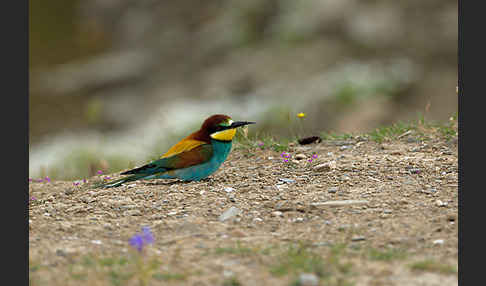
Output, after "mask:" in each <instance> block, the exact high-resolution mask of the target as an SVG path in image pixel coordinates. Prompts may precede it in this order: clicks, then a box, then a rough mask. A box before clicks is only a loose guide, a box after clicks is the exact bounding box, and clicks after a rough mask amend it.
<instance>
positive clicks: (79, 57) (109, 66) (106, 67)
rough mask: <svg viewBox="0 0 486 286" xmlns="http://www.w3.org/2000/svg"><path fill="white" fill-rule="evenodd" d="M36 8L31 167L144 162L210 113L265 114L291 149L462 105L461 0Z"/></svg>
mask: <svg viewBox="0 0 486 286" xmlns="http://www.w3.org/2000/svg"><path fill="white" fill-rule="evenodd" d="M29 18H30V19H29V72H30V76H29V81H30V83H29V88H30V94H29V143H30V145H29V152H30V153H31V155H32V156H31V159H32V160H31V162H30V173H31V176H41V175H44V174H47V173H49V175H50V176H52V177H53V178H56V177H58V178H75V177H84V176H88V175H92V172H93V169H96V168H97V167H96V168H95V167H93V166H91V165H96V166H101V165H103V164H101V163H100V162H97V163H93V162H91V161H92V159H93V158H95V159H97V160H98V161H103V160H104V161H106V162H107V164H106V165H108V166H109V167H108V168H107V169H106V171H107V172H112V171H115V170H119V169H123V168H127V167H129V166H131V165H132V164H139V163H140V162H142V161H143V160H145V159H147V160H148V159H150V158H152V157H154V156H159V155H160V154H161V153H163V152H165V150H166V148H168V147H169V146H170V145H171V144H173V143H175V142H177V140H180V139H181V138H182V137H184V136H185V135H187V133H188V132H191V131H194V130H196V129H197V128H199V124H200V121H201V120H202V119H201V118H203V117H205V116H206V115H208V114H211V113H227V114H229V115H231V116H233V117H234V118H237V119H242V120H252V121H257V122H258V124H257V125H255V126H252V128H251V129H250V130H251V131H252V132H256V133H255V134H258V136H256V137H254V138H252V139H253V140H262V141H263V142H264V144H265V146H269V147H270V146H272V148H273V149H275V150H285V148H287V143H286V142H290V141H295V140H296V139H297V138H298V137H299V136H313V135H318V134H324V133H325V134H341V135H337V136H345V135H342V134H351V133H361V134H369V136H371V137H372V138H376V140H381V139H384V138H388V137H390V136H392V134H394V132H395V131H397V132H398V131H401V130H402V129H403V128H405V127H403V126H401V125H400V124H401V123H397V122H407V121H410V120H414V119H415V118H416V115H417V113H422V114H424V117H426V118H427V120H438V121H442V122H447V118H448V117H449V115H450V114H451V113H453V112H455V111H456V110H457V98H456V96H457V95H456V94H454V88H455V86H456V85H457V84H456V81H457V3H456V2H454V1H451V0H448V1H443V0H431V1H427V2H421V1H405V2H393V3H392V2H389V1H386V0H379V1H365V2H355V1H318V2H312V1H310V2H309V1H300V2H299V1H297V2H296V1H290V0H285V1H276V0H250V1H237V0H229V1H220V0H218V1H205V2H194V1H189V0H183V1H178V2H167V1H151V0H140V1H120V2H118V1H98V0H85V1H79V0H67V1H60V0H52V1H48V2H41V1H30V2H29ZM299 112H304V113H306V114H307V116H306V117H305V118H297V117H296V116H295V115H296V114H297V113H299ZM186 118H187V120H186ZM394 124H395V125H394ZM174 126H177V127H180V128H177V130H175V129H176V128H174ZM380 126H389V127H388V128H389V129H390V130H387V129H386V128H385V127H380ZM377 128H378V129H377ZM439 130H442V131H441V132H443V133H444V134H445V135H448V136H451V135H452V134H453V133H451V132H452V131H450V130H448V129H447V128H442V129H441V128H439ZM86 134H97V135H96V136H93V138H96V140H98V141H99V142H101V143H98V144H104V146H100V145H96V144H92V145H90V144H87V143H89V142H87V141H86V140H85V138H87V137H88V136H87V135H86ZM248 136H249V137H252V136H254V135H253V134H252V133H250V134H249V135H248ZM259 136H260V137H259ZM240 139H241V138H240ZM65 142H69V143H65ZM135 142H136V143H135ZM88 145H90V146H88ZM93 146H96V147H93ZM135 149H138V150H135ZM66 150H70V151H66ZM128 151H130V152H128ZM47 154H49V155H47ZM52 154H59V155H58V156H57V158H54V156H53V155H52ZM116 154H123V156H121V157H123V158H121V159H120V158H116V157H117V156H118V155H116ZM135 154H136V156H135ZM154 154H155V155H154ZM101 158H103V159H101ZM74 161H76V162H77V163H74ZM89 162H91V163H89ZM129 162H130V163H129ZM90 166H91V167H90ZM39 169H41V170H39ZM81 169H83V170H84V171H80V170H81Z"/></svg>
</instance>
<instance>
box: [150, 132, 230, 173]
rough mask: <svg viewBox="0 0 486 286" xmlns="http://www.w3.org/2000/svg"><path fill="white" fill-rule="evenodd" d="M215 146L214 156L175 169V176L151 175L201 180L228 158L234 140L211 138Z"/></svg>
mask: <svg viewBox="0 0 486 286" xmlns="http://www.w3.org/2000/svg"><path fill="white" fill-rule="evenodd" d="M211 144H212V146H213V156H212V157H211V159H210V160H209V161H207V162H205V163H203V164H199V165H195V166H191V167H188V168H184V169H179V170H175V171H174V172H173V176H170V175H168V174H164V175H159V176H153V177H152V176H150V178H157V179H171V178H179V179H181V180H184V181H199V180H201V179H204V178H206V177H208V176H209V175H211V174H212V173H214V172H216V170H218V169H219V167H220V166H221V164H222V163H223V162H224V161H225V160H226V158H227V157H228V154H229V153H230V151H231V145H232V141H218V140H211ZM148 178H149V177H147V179H148Z"/></svg>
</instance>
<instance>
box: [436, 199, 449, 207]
mask: <svg viewBox="0 0 486 286" xmlns="http://www.w3.org/2000/svg"><path fill="white" fill-rule="evenodd" d="M435 205H436V206H438V207H446V206H447V203H446V202H443V201H441V200H437V201H435Z"/></svg>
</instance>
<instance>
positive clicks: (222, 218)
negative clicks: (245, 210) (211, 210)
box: [219, 207, 241, 221]
mask: <svg viewBox="0 0 486 286" xmlns="http://www.w3.org/2000/svg"><path fill="white" fill-rule="evenodd" d="M240 213H241V211H240V209H238V208H236V207H230V208H229V209H227V210H226V211H225V212H223V213H222V214H221V215H220V216H219V221H225V220H228V219H230V218H232V217H235V216H237V215H239V214H240Z"/></svg>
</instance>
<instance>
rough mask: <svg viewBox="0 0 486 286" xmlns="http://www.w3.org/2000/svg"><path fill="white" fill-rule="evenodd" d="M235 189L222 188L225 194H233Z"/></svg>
mask: <svg viewBox="0 0 486 286" xmlns="http://www.w3.org/2000/svg"><path fill="white" fill-rule="evenodd" d="M234 190H235V189H233V188H232V187H226V188H224V191H225V192H227V193H231V192H233V191H234Z"/></svg>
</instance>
